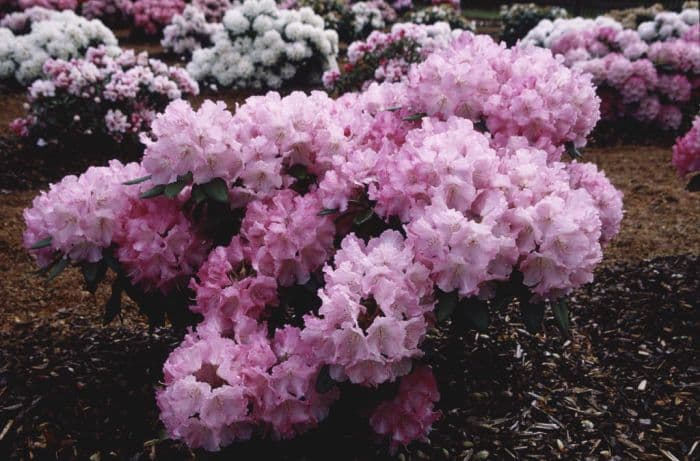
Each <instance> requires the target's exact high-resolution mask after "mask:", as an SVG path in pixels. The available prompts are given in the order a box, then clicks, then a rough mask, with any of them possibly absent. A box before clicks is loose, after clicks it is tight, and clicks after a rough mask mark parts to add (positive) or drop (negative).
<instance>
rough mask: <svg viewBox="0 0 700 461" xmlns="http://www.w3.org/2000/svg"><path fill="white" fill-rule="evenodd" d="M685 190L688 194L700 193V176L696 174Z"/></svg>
mask: <svg viewBox="0 0 700 461" xmlns="http://www.w3.org/2000/svg"><path fill="white" fill-rule="evenodd" d="M685 188H686V190H687V191H688V192H700V174H696V175H695V176H693V177H692V178H690V181H688V185H687V186H685Z"/></svg>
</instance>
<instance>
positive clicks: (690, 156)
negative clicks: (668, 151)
mask: <svg viewBox="0 0 700 461" xmlns="http://www.w3.org/2000/svg"><path fill="white" fill-rule="evenodd" d="M672 162H673V166H674V167H676V171H678V175H679V176H681V177H683V176H686V175H688V174H689V173H693V172H695V171H700V117H695V120H694V121H693V126H692V127H691V128H690V130H689V131H688V132H687V133H686V134H685V135H684V136H682V137H679V138H678V139H677V140H676V144H675V145H674V146H673V160H672Z"/></svg>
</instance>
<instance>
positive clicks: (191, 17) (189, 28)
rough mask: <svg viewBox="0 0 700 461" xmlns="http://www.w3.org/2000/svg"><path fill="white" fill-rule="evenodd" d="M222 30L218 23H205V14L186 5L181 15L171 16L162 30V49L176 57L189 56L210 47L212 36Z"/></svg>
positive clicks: (194, 7)
mask: <svg viewBox="0 0 700 461" xmlns="http://www.w3.org/2000/svg"><path fill="white" fill-rule="evenodd" d="M221 29H223V26H222V25H221V24H220V23H211V22H208V21H207V17H206V14H205V13H204V12H203V11H202V10H200V9H199V8H197V7H196V6H193V5H187V6H186V7H185V10H184V11H183V12H182V14H176V15H175V16H173V18H172V20H171V22H170V24H168V25H167V26H166V27H165V29H163V39H162V40H161V41H160V43H161V45H162V46H163V48H164V49H165V50H166V51H168V52H170V53H174V54H177V55H184V56H190V55H191V54H192V53H193V52H194V51H195V50H198V49H200V48H206V47H209V46H211V45H212V36H213V35H214V33H215V32H217V31H219V30H221Z"/></svg>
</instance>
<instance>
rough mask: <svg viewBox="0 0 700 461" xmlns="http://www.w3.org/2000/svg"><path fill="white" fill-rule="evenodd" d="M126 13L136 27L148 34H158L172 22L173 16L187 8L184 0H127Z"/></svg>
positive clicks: (124, 7)
mask: <svg viewBox="0 0 700 461" xmlns="http://www.w3.org/2000/svg"><path fill="white" fill-rule="evenodd" d="M123 9H124V13H125V14H126V15H127V16H129V17H130V18H131V20H132V21H133V25H134V27H135V28H136V29H139V30H141V31H143V32H144V33H145V34H147V35H157V34H159V33H160V31H161V30H162V29H163V28H164V27H165V26H167V25H168V24H170V21H171V20H172V18H173V16H175V15H176V14H180V13H182V11H183V10H184V9H185V2H184V1H183V0H125V1H124V4H123Z"/></svg>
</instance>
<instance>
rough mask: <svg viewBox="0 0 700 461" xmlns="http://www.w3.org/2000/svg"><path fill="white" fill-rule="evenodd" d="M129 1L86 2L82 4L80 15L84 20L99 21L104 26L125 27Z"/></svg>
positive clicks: (103, 0)
mask: <svg viewBox="0 0 700 461" xmlns="http://www.w3.org/2000/svg"><path fill="white" fill-rule="evenodd" d="M129 6H130V0H86V1H84V2H82V4H81V7H80V13H81V14H82V15H83V16H85V17H86V18H90V19H95V18H96V19H100V20H101V21H103V22H104V23H106V24H110V25H112V26H114V25H121V26H123V25H125V24H126V22H127V18H126V13H127V12H128V10H129Z"/></svg>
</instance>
